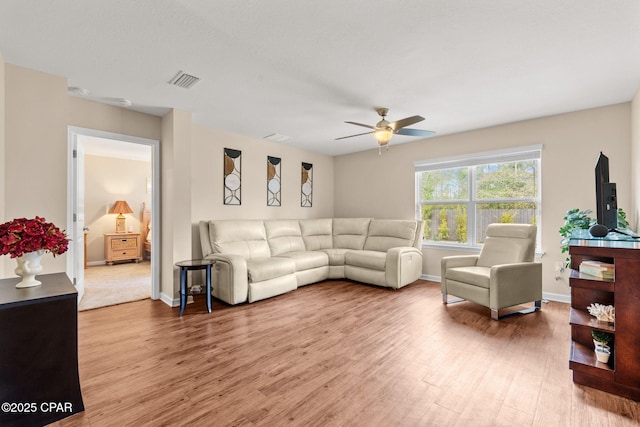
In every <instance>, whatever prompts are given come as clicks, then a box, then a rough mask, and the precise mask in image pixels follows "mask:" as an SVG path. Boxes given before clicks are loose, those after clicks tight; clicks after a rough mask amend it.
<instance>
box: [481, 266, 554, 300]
mask: <svg viewBox="0 0 640 427" xmlns="http://www.w3.org/2000/svg"><path fill="white" fill-rule="evenodd" d="M541 299H542V264H540V263H538V262H519V263H515V264H503V265H494V266H493V267H491V281H490V283H489V306H490V308H492V309H494V310H499V309H501V308H505V307H511V306H513V305H517V304H524V303H527V302H531V301H536V300H541Z"/></svg>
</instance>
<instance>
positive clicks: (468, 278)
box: [446, 266, 491, 289]
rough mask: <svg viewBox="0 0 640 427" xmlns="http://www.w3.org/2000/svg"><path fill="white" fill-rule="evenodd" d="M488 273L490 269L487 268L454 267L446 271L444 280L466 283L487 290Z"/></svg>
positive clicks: (489, 280)
mask: <svg viewBox="0 0 640 427" xmlns="http://www.w3.org/2000/svg"><path fill="white" fill-rule="evenodd" d="M490 273H491V269H490V268H487V267H478V266H471V267H455V268H448V269H447V271H446V275H447V276H446V278H447V279H448V280H455V281H456V282H462V283H468V284H470V285H475V286H480V287H482V288H485V289H489V283H490V282H491V275H490Z"/></svg>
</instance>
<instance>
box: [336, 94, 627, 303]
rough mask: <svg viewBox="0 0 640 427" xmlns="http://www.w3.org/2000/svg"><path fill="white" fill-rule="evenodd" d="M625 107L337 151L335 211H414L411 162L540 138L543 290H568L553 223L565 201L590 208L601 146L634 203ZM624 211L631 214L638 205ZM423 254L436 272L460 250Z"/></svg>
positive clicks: (387, 214)
mask: <svg viewBox="0 0 640 427" xmlns="http://www.w3.org/2000/svg"><path fill="white" fill-rule="evenodd" d="M630 114H631V104H630V103H624V104H618V105H612V106H608V107H602V108H596V109H591V110H585V111H578V112H573V113H568V114H561V115H556V116H551V117H545V118H541V119H535V120H527V121H522V122H517V123H511V124H507V125H503V126H496V127H491V128H486V129H479V130H475V131H471V132H464V133H459V134H454V135H446V136H442V137H434V138H430V139H426V140H422V141H417V142H412V143H407V144H401V145H393V140H392V146H391V148H390V150H389V151H388V152H384V151H383V154H382V155H380V156H379V155H378V152H377V149H375V150H370V151H367V152H363V153H355V154H350V155H345V156H340V157H337V158H336V159H335V178H334V179H335V187H334V188H335V190H334V195H335V196H334V203H335V215H336V216H373V217H377V218H413V217H414V216H415V209H416V208H415V175H414V169H413V162H414V161H416V160H425V159H431V158H438V157H448V156H455V155H460V154H465V153H476V152H480V151H488V150H498V149H503V148H510V147H518V146H526V145H533V144H542V145H543V147H544V148H543V150H542V242H541V243H542V249H543V250H544V252H545V255H544V256H543V258H542V263H543V275H544V283H543V289H544V291H545V292H546V293H550V294H561V295H566V294H568V292H569V288H568V285H567V283H566V281H564V280H563V281H555V280H554V276H555V274H554V268H555V262H560V261H562V260H563V259H564V257H563V256H562V255H561V254H560V249H559V240H560V239H559V235H558V229H559V228H560V226H561V225H562V223H563V219H562V218H563V216H564V213H565V212H566V210H568V209H570V208H574V207H577V208H581V209H593V210H594V211H595V183H594V182H595V180H594V167H595V163H596V161H597V158H598V154H599V152H600V150H602V151H604V152H605V154H607V156H608V157H609V159H610V165H611V177H610V178H611V181H612V182H616V183H617V184H618V187H617V188H618V200H619V202H618V206H620V207H622V208H623V209H625V210H626V211H627V212H629V211H630V210H631V208H632V205H631V197H630V194H631V187H630V179H629V176H630V171H631V161H630V153H631V149H630V147H631V131H630V129H631V123H630ZM394 138H398V139H399V138H401V136H396V137H394ZM372 142H373V141H372ZM345 183H348V184H349V185H345ZM629 214H631V215H633V216H634V218H635V212H629ZM594 215H595V214H594ZM424 253H425V262H424V267H423V273H424V274H426V275H429V276H438V277H439V276H440V262H439V261H440V258H441V257H442V256H446V255H451V254H457V253H458V252H451V251H441V250H432V249H425V250H424Z"/></svg>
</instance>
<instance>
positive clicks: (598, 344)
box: [591, 329, 613, 363]
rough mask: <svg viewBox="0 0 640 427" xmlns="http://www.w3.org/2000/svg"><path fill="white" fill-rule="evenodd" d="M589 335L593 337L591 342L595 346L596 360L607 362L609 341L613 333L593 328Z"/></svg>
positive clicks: (609, 350) (609, 352)
mask: <svg viewBox="0 0 640 427" xmlns="http://www.w3.org/2000/svg"><path fill="white" fill-rule="evenodd" d="M591 336H592V337H593V344H594V346H595V348H594V351H595V353H596V359H598V362H602V363H607V362H608V361H609V356H611V347H609V343H610V342H611V341H612V340H613V335H612V334H610V333H609V332H604V331H599V330H597V329H593V330H592V331H591Z"/></svg>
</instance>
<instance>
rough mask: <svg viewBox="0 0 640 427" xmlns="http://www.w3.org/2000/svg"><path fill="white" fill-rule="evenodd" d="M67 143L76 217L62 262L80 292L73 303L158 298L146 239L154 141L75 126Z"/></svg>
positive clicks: (81, 305) (151, 202) (86, 305)
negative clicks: (67, 254) (70, 248)
mask: <svg viewBox="0 0 640 427" xmlns="http://www.w3.org/2000/svg"><path fill="white" fill-rule="evenodd" d="M131 139H133V141H131ZM70 144H73V145H74V151H75V153H76V156H75V157H74V169H75V170H76V171H77V173H76V174H75V176H74V178H75V179H74V183H72V184H70V188H72V189H73V190H75V191H73V193H74V197H73V200H74V206H73V213H74V215H73V219H75V220H76V221H75V222H74V224H73V226H72V227H69V228H70V229H72V230H73V231H74V236H73V237H75V239H73V237H72V240H74V243H75V244H74V245H71V246H73V249H74V253H72V254H71V256H70V258H71V259H70V260H69V261H68V263H67V266H68V270H69V266H72V268H71V270H72V273H73V276H71V277H73V278H74V279H75V280H74V282H75V283H76V286H77V287H78V292H79V295H81V296H82V298H79V310H86V309H91V308H99V307H105V306H109V305H114V304H120V303H124V302H129V301H137V300H140V299H143V298H149V297H151V298H154V299H155V298H158V296H159V283H157V279H156V278H157V277H158V276H159V274H158V271H157V270H158V268H157V259H158V256H157V254H155V252H156V251H154V250H153V245H152V236H153V235H155V234H157V230H155V231H154V232H152V222H153V216H152V212H153V207H154V206H157V204H158V202H157V197H156V195H155V193H156V192H157V190H158V189H157V188H154V187H157V186H154V183H155V181H156V180H155V179H154V177H155V176H157V172H156V170H155V168H156V167H157V165H158V162H157V161H156V160H157V159H155V157H156V156H157V152H158V151H159V150H158V146H157V141H152V140H146V139H141V138H137V137H130V136H125V135H117V134H109V133H105V132H100V131H92V130H88V129H77V128H75V129H70ZM79 241H82V245H80V244H78V242H79ZM80 257H82V258H83V259H82V260H79V258H80ZM77 261H81V262H77ZM78 264H80V265H78ZM78 278H80V279H81V280H78ZM79 284H81V286H78V285H79ZM81 291H82V292H81Z"/></svg>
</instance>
